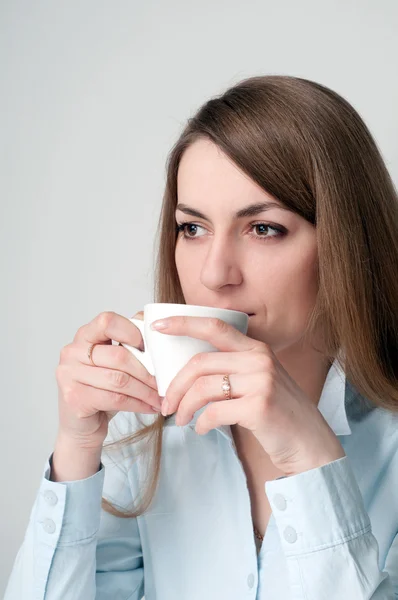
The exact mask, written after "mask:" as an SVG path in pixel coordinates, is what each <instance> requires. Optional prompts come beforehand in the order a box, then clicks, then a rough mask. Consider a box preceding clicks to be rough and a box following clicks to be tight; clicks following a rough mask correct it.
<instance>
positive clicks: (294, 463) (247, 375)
mask: <svg viewBox="0 0 398 600" xmlns="http://www.w3.org/2000/svg"><path fill="white" fill-rule="evenodd" d="M162 321H163V322H165V321H166V322H167V323H169V325H168V326H167V327H165V328H162V329H159V330H158V331H160V332H161V333H167V334H168V335H186V336H191V337H194V338H198V339H201V340H206V341H208V342H210V343H211V344H212V345H213V346H214V347H215V348H217V349H218V350H219V352H208V353H199V354H197V355H196V356H194V357H193V358H192V359H191V360H190V361H189V362H188V363H187V364H186V365H185V366H184V367H183V368H182V369H181V370H180V372H179V373H178V374H177V375H176V377H175V378H174V379H173V381H172V382H171V384H170V385H169V387H168V389H167V391H166V398H165V401H167V403H168V410H167V414H172V413H174V412H176V411H177V416H176V423H177V425H184V424H187V423H189V421H190V420H191V419H192V417H193V414H194V413H195V412H196V411H197V410H198V409H200V408H202V407H203V406H205V405H208V406H207V408H206V409H205V410H204V411H203V413H202V414H201V415H200V417H199V418H198V420H197V423H196V428H195V430H196V432H197V433H198V434H202V435H203V434H205V433H207V432H208V431H210V430H211V429H213V428H215V427H218V426H220V425H233V424H238V425H240V426H241V427H245V428H246V429H248V430H250V431H251V432H252V433H253V435H254V436H255V437H256V438H257V439H258V441H259V442H260V444H261V445H262V447H263V448H264V450H265V452H266V453H267V454H268V455H269V457H270V459H271V461H272V462H273V463H274V465H275V466H276V467H277V468H278V469H279V470H280V471H282V472H283V473H285V474H286V475H293V474H295V473H299V472H302V471H306V470H309V469H312V468H316V467H319V466H321V465H323V464H326V463H328V462H332V461H333V460H337V459H338V458H342V457H343V456H345V452H344V450H343V448H342V446H341V444H340V442H339V440H338V438H337V436H336V435H335V434H334V432H333V431H332V429H331V428H330V427H329V425H328V424H327V422H326V421H325V419H324V418H323V416H322V414H321V413H320V411H319V410H318V408H317V407H316V406H315V405H314V404H313V403H312V402H311V400H310V399H309V398H308V397H307V396H306V394H305V393H304V392H303V390H302V389H301V388H300V387H299V386H298V385H297V383H296V382H295V381H294V380H293V379H292V378H291V377H290V375H289V374H288V373H287V371H286V370H285V369H284V368H283V366H282V365H281V363H280V362H279V361H278V359H277V358H276V356H275V354H274V353H273V352H272V350H271V349H270V347H269V346H268V345H267V344H265V343H264V342H259V341H257V340H254V339H252V338H249V337H247V336H246V335H244V334H242V333H241V332H240V331H238V330H237V329H235V328H234V327H232V326H231V325H229V324H227V323H225V322H224V321H222V320H220V319H214V318H208V317H191V316H176V317H169V318H167V319H165V320H162ZM152 325H153V324H152ZM225 374H228V375H229V376H230V383H231V393H232V398H231V399H230V400H226V399H225V397H224V394H223V390H222V387H221V386H222V376H223V375H225ZM165 401H164V402H163V406H165ZM209 402H212V403H211V404H209ZM162 412H163V411H162ZM163 414H165V413H164V412H163Z"/></svg>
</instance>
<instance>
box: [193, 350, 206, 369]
mask: <svg viewBox="0 0 398 600" xmlns="http://www.w3.org/2000/svg"><path fill="white" fill-rule="evenodd" d="M205 359H206V354H205V353H204V352H199V353H198V354H195V356H193V357H192V358H191V360H190V363H191V365H192V366H193V367H197V366H198V365H203V362H204V361H205Z"/></svg>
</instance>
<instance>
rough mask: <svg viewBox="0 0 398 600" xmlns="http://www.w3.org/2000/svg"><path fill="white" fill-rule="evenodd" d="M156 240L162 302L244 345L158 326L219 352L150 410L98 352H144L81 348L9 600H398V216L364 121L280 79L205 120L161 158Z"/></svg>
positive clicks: (309, 85)
mask: <svg viewBox="0 0 398 600" xmlns="http://www.w3.org/2000/svg"><path fill="white" fill-rule="evenodd" d="M177 204H178V206H177ZM158 239H159V248H158V261H157V272H156V278H155V280H156V290H155V301H157V302H180V303H184V302H185V303H188V304H199V305H208V306H217V307H223V308H232V309H238V310H241V311H244V312H247V313H248V314H249V315H250V317H249V328H248V332H247V335H246V336H245V335H243V334H241V333H239V332H237V331H236V330H235V329H233V328H231V327H229V326H225V325H223V323H222V322H220V321H217V320H215V319H205V318H193V317H190V318H187V319H181V318H179V317H174V318H172V319H170V320H168V321H169V323H168V324H167V323H166V324H165V323H163V326H164V328H163V329H160V331H163V332H165V333H168V334H171V335H192V336H195V337H199V338H202V339H207V340H209V341H210V342H211V343H213V344H214V345H215V346H216V347H217V348H218V350H219V352H217V353H211V354H208V355H206V354H203V355H198V356H196V357H194V359H192V360H191V361H190V362H189V363H188V364H187V365H186V367H184V368H183V369H182V370H181V371H180V372H179V373H178V375H177V376H176V377H175V379H174V380H173V382H172V383H171V385H170V387H169V389H168V390H167V393H166V398H165V399H164V401H163V403H161V399H160V398H159V396H158V395H157V391H156V389H157V388H156V381H155V379H154V378H153V377H152V376H150V375H149V374H148V373H147V372H146V370H145V369H144V368H143V366H142V365H141V364H140V363H138V361H137V360H136V359H135V358H134V357H133V356H132V355H131V354H130V353H129V352H128V351H127V350H126V349H125V348H124V347H123V346H120V345H119V346H116V345H113V344H112V340H115V341H118V342H120V343H121V342H125V343H127V344H130V345H135V346H137V347H139V346H140V345H142V338H141V336H140V334H139V332H138V330H137V328H136V327H135V326H134V325H133V324H132V323H131V322H130V321H129V320H128V319H126V318H124V317H122V316H121V315H117V314H115V313H102V314H101V315H99V316H98V317H96V318H95V319H93V321H92V322H90V323H89V324H87V325H84V326H83V327H81V328H80V329H79V331H78V332H77V334H76V336H75V338H74V340H73V342H72V343H71V344H69V345H68V346H66V347H65V348H64V349H63V350H62V352H61V359H60V364H59V366H58V369H57V382H58V386H59V392H60V393H59V415H60V425H59V432H58V437H57V441H56V445H55V449H54V453H53V454H52V455H51V457H50V459H49V461H48V462H47V463H46V465H45V469H44V474H43V480H42V482H41V485H40V489H39V492H38V495H37V498H36V501H35V504H34V507H33V509H32V514H31V519H30V522H29V525H28V529H27V533H26V536H25V540H24V543H23V545H22V547H21V549H20V551H19V553H18V556H17V558H16V561H15V565H14V569H13V572H12V574H11V577H10V581H9V586H8V590H7V593H6V600H16V599H17V598H18V599H19V598H24V599H27V600H30V599H33V598H45V599H46V600H55V599H58V598H62V599H63V600H69V599H70V600H72V599H73V600H80V599H85V600H86V599H87V598H96V599H97V600H104V599H105V598H120V599H122V598H125V599H127V598H128V599H129V600H136V599H139V598H142V597H143V594H144V593H145V598H146V600H151V599H154V598H156V599H157V600H169V599H171V598H172V599H173V600H177V599H181V600H182V599H184V600H196V599H198V600H199V599H200V600H203V599H204V598H206V600H211V599H213V598H214V600H215V599H217V600H219V599H220V598H228V600H235V599H236V600H241V599H242V598H256V599H258V600H260V599H267V600H281V599H285V598H286V599H302V600H304V599H309V598H316V599H317V600H319V599H320V598H325V599H326V598H327V599H328V600H337V599H338V600H341V599H350V600H351V599H358V600H365V598H366V599H367V600H369V599H370V598H372V599H373V600H376V599H377V600H387V599H388V600H390V599H391V600H392V599H393V598H395V597H396V596H397V595H398V536H397V532H398V511H397V508H396V504H397V502H396V501H397V491H396V490H397V489H398V463H397V461H398V458H397V452H396V450H397V448H398V433H397V431H398V429H397V407H398V390H397V388H398V386H397V376H398V360H397V358H398V355H397V340H398V311H397V308H398V278H397V276H396V273H397V265H398V241H397V240H398V203H397V195H396V192H395V190H394V186H393V184H392V181H391V178H390V176H389V174H388V172H387V170H386V167H385V165H384V163H383V160H382V157H381V156H380V153H379V151H378V149H377V146H376V144H375V142H374V141H373V139H372V137H371V135H370V133H369V131H368V129H367V128H366V126H365V124H364V123H363V121H362V120H361V118H360V116H359V115H358V114H357V113H356V112H355V110H354V109H353V108H352V107H351V106H350V105H349V104H348V103H347V102H346V101H345V100H344V99H343V98H342V97H341V96H339V95H338V94H336V93H335V92H333V91H331V90H330V89H328V88H326V87H324V86H322V85H319V84H317V83H314V82H312V81H308V80H305V79H300V78H295V77H287V76H264V77H253V78H250V79H247V80H244V81H242V82H240V83H239V84H237V85H235V86H234V87H232V88H231V89H229V90H227V91H226V92H225V93H224V94H223V95H221V96H220V97H217V98H213V99H211V100H210V101H208V102H207V103H206V104H205V105H204V106H203V107H202V108H201V109H200V110H199V111H198V112H197V114H196V115H195V116H194V117H193V118H192V119H189V121H188V124H187V126H186V128H185V129H184V131H183V132H182V134H181V136H180V138H179V140H178V141H177V143H176V145H175V146H174V148H173V149H172V151H171V155H170V158H169V161H168V172H167V182H166V191H165V196H164V202H163V207H162V212H161V218H160V230H159V238H158ZM224 382H226V385H225V386H223V383H224ZM224 394H225V395H224ZM166 402H167V405H166ZM151 406H152V407H154V408H151ZM160 408H162V413H163V414H162V415H158V416H155V418H153V417H150V416H149V417H146V419H145V421H146V423H144V422H143V420H142V419H141V418H140V417H139V414H147V415H149V414H152V415H153V414H154V413H155V412H156V411H157V412H159V410H160ZM165 415H166V416H165ZM111 419H112V422H111V427H109V429H108V424H109V422H110V420H111ZM139 425H141V426H143V427H141V428H139ZM113 426H115V427H113ZM111 429H112V431H111ZM116 432H117V433H116ZM121 436H122V438H121ZM123 436H124V437H123ZM106 438H108V441H109V442H110V443H109V444H105V445H104V441H105V440H106ZM111 450H116V451H118V453H117V454H114V456H113V458H111V453H112V452H111ZM153 450H154V452H153ZM148 458H152V459H153V461H152V462H150V461H149V462H148V461H147V459H148ZM148 477H149V478H150V479H149V485H148V483H147V480H148ZM102 494H104V498H102V510H101V496H102Z"/></svg>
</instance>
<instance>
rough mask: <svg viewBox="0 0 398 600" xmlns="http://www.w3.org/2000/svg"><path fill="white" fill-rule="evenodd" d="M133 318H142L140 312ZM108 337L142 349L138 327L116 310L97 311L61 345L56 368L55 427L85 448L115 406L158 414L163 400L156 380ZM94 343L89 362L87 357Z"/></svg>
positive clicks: (97, 441) (95, 444)
mask: <svg viewBox="0 0 398 600" xmlns="http://www.w3.org/2000/svg"><path fill="white" fill-rule="evenodd" d="M135 318H141V319H142V318H143V313H142V312H139V313H137V314H136V315H135ZM112 340H115V341H118V342H124V343H127V344H128V345H130V346H135V347H136V348H140V349H143V340H142V336H141V333H140V331H139V329H138V328H137V327H136V326H135V325H133V323H131V321H129V320H128V319H127V318H126V317H123V316H121V315H118V314H116V313H114V312H104V313H100V314H99V315H98V316H97V317H95V319H93V320H92V321H91V322H90V323H88V324H87V325H83V326H82V327H80V329H79V330H78V331H77V333H76V335H75V337H74V340H73V342H72V343H71V344H68V345H67V346H64V348H62V350H61V354H60V362H59V365H58V367H57V369H56V379H57V384H58V391H59V393H58V407H59V431H58V434H59V436H61V437H62V438H63V439H68V440H69V441H72V442H73V443H76V445H78V446H79V447H82V448H87V449H98V448H101V446H102V444H103V442H104V440H105V438H106V436H107V433H108V425H109V421H110V420H111V419H112V418H113V417H114V416H115V415H116V413H117V412H119V411H128V412H135V413H145V414H156V413H157V412H158V411H155V410H154V409H153V408H152V407H155V408H158V409H159V411H160V407H161V399H160V397H159V395H158V393H157V385H156V379H155V377H154V376H153V375H150V373H149V372H148V371H147V370H146V368H145V367H144V366H143V365H142V364H141V363H140V362H139V360H138V359H137V358H135V356H133V355H132V354H131V352H129V351H128V350H126V348H124V347H123V346H121V345H119V346H116V345H113V344H112ZM93 343H95V344H99V345H98V346H94V348H93V352H92V359H93V361H94V363H95V364H96V365H97V366H93V365H92V364H91V362H90V360H89V358H88V354H87V351H88V348H89V346H90V344H93Z"/></svg>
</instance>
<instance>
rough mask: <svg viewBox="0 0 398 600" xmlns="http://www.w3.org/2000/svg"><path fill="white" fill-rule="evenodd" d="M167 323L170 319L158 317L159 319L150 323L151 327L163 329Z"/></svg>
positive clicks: (168, 323)
mask: <svg viewBox="0 0 398 600" xmlns="http://www.w3.org/2000/svg"><path fill="white" fill-rule="evenodd" d="M169 325H170V321H169V320H168V319H160V320H159V321H154V322H153V323H151V329H165V328H166V327H168V326H169Z"/></svg>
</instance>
